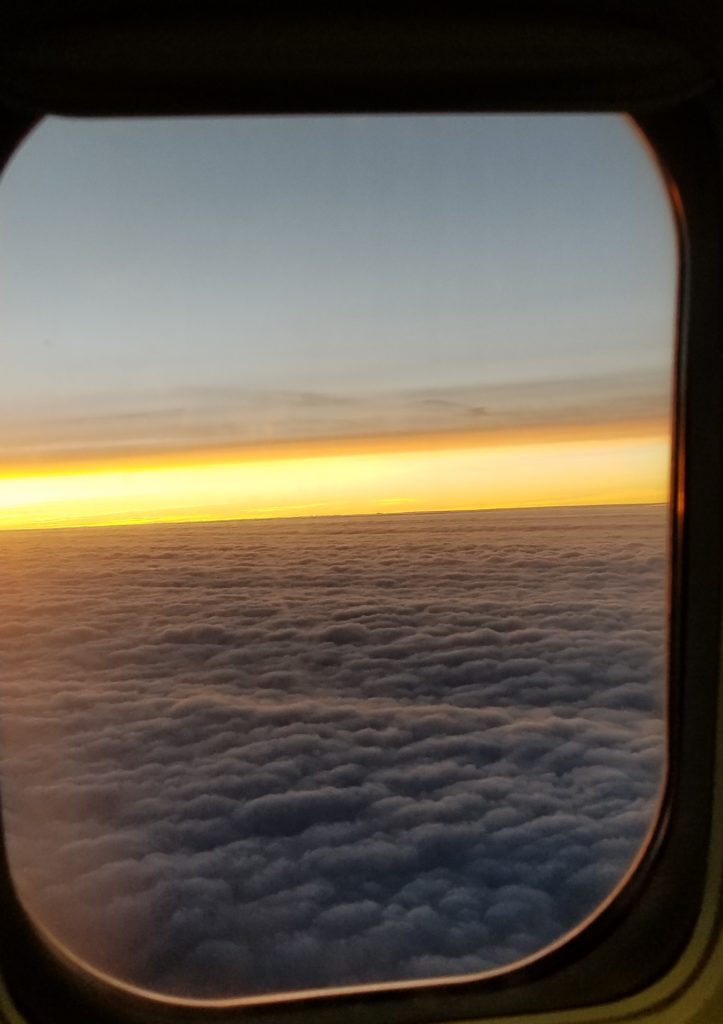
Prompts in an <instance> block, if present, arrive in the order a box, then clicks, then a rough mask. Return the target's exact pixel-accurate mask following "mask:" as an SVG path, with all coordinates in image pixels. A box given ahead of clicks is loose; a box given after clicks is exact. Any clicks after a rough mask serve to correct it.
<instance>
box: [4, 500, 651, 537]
mask: <svg viewBox="0 0 723 1024" xmlns="http://www.w3.org/2000/svg"><path fill="white" fill-rule="evenodd" d="M670 507H671V501H670V498H667V499H665V500H662V501H660V500H658V501H620V502H611V501H601V502H594V501H592V502H580V503H577V504H575V503H567V504H563V505H558V504H544V503H543V504H533V505H495V506H488V507H486V508H485V507H472V508H450V509H407V510H405V509H399V510H397V511H394V510H390V511H388V512H386V511H385V512H342V513H339V512H326V513H324V512H318V513H307V514H305V515H303V514H302V515H289V516H278V515H268V516H258V515H257V516H219V517H206V516H202V517H197V518H194V517H191V518H178V519H158V520H147V519H143V520H137V521H134V520H132V519H124V520H119V521H117V522H107V523H79V522H72V523H37V524H35V525H32V526H2V525H0V534H3V533H42V532H45V533H50V532H58V531H64V530H114V529H124V528H125V529H128V528H137V527H141V528H142V527H159V526H162V527H165V526H171V527H173V526H210V525H212V524H213V525H222V524H227V525H229V524H231V523H288V522H308V521H310V520H322V519H324V520H327V519H380V518H389V517H392V516H394V517H397V518H401V517H403V516H447V515H474V514H475V513H486V512H491V513H494V512H542V511H546V512H555V511H557V512H581V511H589V510H591V509H619V510H624V509H628V510H632V509H643V508H670Z"/></svg>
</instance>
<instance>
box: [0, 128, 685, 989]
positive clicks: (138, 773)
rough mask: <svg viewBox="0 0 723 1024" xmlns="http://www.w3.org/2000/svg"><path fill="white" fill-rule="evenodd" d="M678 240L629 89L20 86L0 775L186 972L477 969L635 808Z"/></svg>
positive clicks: (585, 893)
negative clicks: (155, 101)
mask: <svg viewBox="0 0 723 1024" xmlns="http://www.w3.org/2000/svg"><path fill="white" fill-rule="evenodd" d="M677 273H678V249H677V240H676V236H675V226H674V220H673V214H672V212H671V206H670V203H669V200H668V197H667V194H666V190H665V186H664V184H663V180H662V176H661V174H660V172H659V169H658V167H657V165H656V163H655V160H654V159H653V157H652V156H651V154H650V152H649V151H648V148H647V147H646V145H645V143H644V141H643V140H642V139H641V138H640V137H639V136H638V135H637V134H636V132H635V130H634V128H633V127H632V125H631V123H630V122H629V121H627V120H626V119H625V118H623V117H618V116H607V115H605V116H602V115H599V116H598V115H596V116H585V117H582V116H572V115H565V116H557V115H556V116H548V115H545V116H539V115H535V116H509V117H508V116H443V117H442V116H424V117H417V116H399V117H397V116H394V117H391V116H376V117H361V116H354V117H331V116H330V117H316V118H314V117H297V118H291V117H289V118H286V117H281V118H278V117H277V118H247V119H244V118H218V119H194V118H189V119H168V120H150V119H149V120H144V119H138V120H117V121H98V122H96V121H93V122H81V121H77V122H75V121H70V120H62V119H50V120H48V121H46V122H44V123H43V124H42V125H41V127H40V128H39V129H38V130H36V132H35V133H34V134H33V135H32V136H31V137H30V138H29V139H28V140H27V141H26V143H25V145H24V146H23V147H22V148H21V150H20V151H19V152H18V154H16V156H15V158H14V160H13V162H12V163H11V165H10V166H9V168H8V170H7V172H6V175H5V178H4V180H3V182H2V187H1V188H0V289H2V300H1V301H2V319H1V327H0V330H1V331H2V343H3V352H4V356H3V362H4V367H3V373H2V376H1V377H0V466H1V473H0V530H1V531H2V532H0V549H1V551H2V559H1V560H0V665H1V666H2V683H1V685H0V711H1V712H2V729H3V733H2V743H3V761H2V797H3V814H4V819H3V820H4V829H5V833H6V837H7V842H8V848H9V857H10V865H11V870H12V876H13V880H14V884H15V886H16V887H17V890H18V893H19V896H20V898H21V900H22V902H23V904H24V906H25V907H26V908H27V910H28V912H29V914H30V915H31V917H32V919H33V921H34V922H35V923H36V924H37V926H38V928H39V929H40V930H41V932H42V934H43V935H44V936H46V938H47V941H48V942H49V943H50V944H51V945H56V946H57V947H58V948H61V949H63V950H65V951H66V953H67V954H68V955H70V956H71V957H73V958H75V959H76V960H77V961H78V962H79V963H80V964H82V965H84V966H85V967H87V969H88V970H91V971H97V972H102V973H103V974H104V975H106V976H109V977H111V978H112V979H115V980H116V981H117V982H118V983H119V984H125V985H132V986H135V987H137V988H140V989H143V990H147V991H151V992H153V993H156V994H161V995H166V996H174V997H181V998H188V999H202V1000H209V999H217V998H238V999H253V998H258V997H265V996H268V995H274V994H281V995H284V994H288V993H292V992H299V991H311V990H318V989H322V990H326V989H338V988H344V987H349V986H361V985H382V984H391V983H395V984H398V983H428V982H431V981H438V980H439V979H440V978H450V977H451V978H458V977H466V976H472V975H479V974H483V973H485V972H490V971H497V970H503V969H508V968H509V967H511V966H512V965H514V964H517V963H519V962H520V960H522V959H524V958H528V957H531V956H535V955H538V954H540V953H541V952H543V951H544V950H545V949H546V948H548V947H550V945H551V944H553V943H557V942H559V941H561V940H563V939H564V937H565V936H566V935H569V934H570V933H571V931H572V930H574V929H576V928H578V927H579V926H581V925H582V924H583V923H584V922H585V921H586V920H587V919H588V918H590V916H591V915H593V914H595V913H596V911H597V910H599V908H600V907H601V906H602V905H603V904H604V903H605V902H606V901H608V900H609V899H611V898H614V895H615V893H616V892H617V891H618V890H619V889H620V888H621V887H622V886H623V885H624V882H625V879H626V877H628V876H629V874H630V872H631V871H633V870H634V867H635V863H636V861H637V860H638V859H639V857H640V856H641V851H642V850H643V849H644V847H645V844H646V842H647V841H648V839H649V837H650V835H651V834H652V832H653V831H654V829H655V826H656V819H657V811H658V806H659V801H660V795H661V792H662V787H663V785H664V781H665V770H666V740H665V736H666V713H665V709H666V628H667V627H666V586H667V571H668V549H667V526H668V522H667V520H668V489H669V462H670V458H671V402H672V398H671V395H672V377H673V360H674V334H675V315H676V289H677Z"/></svg>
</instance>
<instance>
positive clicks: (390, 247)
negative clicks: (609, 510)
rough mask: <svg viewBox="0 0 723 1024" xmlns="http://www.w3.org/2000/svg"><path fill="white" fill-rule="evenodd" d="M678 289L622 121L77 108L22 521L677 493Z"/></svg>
mask: <svg viewBox="0 0 723 1024" xmlns="http://www.w3.org/2000/svg"><path fill="white" fill-rule="evenodd" d="M676 273H677V246H676V241H675V231H674V225H673V217H672V212H671V208H670V204H669V201H668V199H667V196H666V194H665V189H664V186H663V183H662V179H661V177H660V174H659V171H658V169H657V167H656V166H655V163H654V161H653V160H652V159H651V157H650V154H649V151H648V150H647V148H646V146H645V145H644V144H642V143H641V140H640V138H639V137H638V136H637V135H636V133H635V132H634V130H633V129H632V127H631V126H630V124H629V122H628V121H626V120H625V119H623V118H620V117H615V116H591V117H579V116H567V115H566V116H529V117H521V116H514V117H507V116H505V117H503V116H487V117H484V116H478V117H469V116H453V117H438V116H427V117H374V118H372V117H351V118H342V117H326V118H250V119H241V118H234V119H221V118H218V119H193V118H191V119H174V120H136V121H131V120H120V121H112V122H111V121H101V122H92V121H88V122H84V121H68V120H62V119H50V120H48V121H46V122H44V123H43V124H42V125H41V126H40V127H39V128H38V129H37V130H36V131H35V132H34V133H33V134H32V136H31V137H30V138H29V139H28V140H27V141H26V143H25V144H24V146H23V147H22V148H21V150H20V151H19V153H18V154H17V155H16V156H15V158H14V160H13V161H12V162H11V164H10V166H9V168H8V169H7V171H6V174H5V177H4V179H3V181H2V184H1V185H0V339H1V342H2V350H3V373H2V377H1V379H0V473H1V475H0V527H1V526H3V525H4V526H6V527H13V526H18V525H66V524H71V523H76V522H77V523H80V522H91V523H95V522H121V521H122V522H127V521H148V520H154V519H158V518H164V519H179V518H214V517H217V516H221V515H222V516H223V517H233V516H237V515H238V516H249V515H280V514H308V513H309V512H312V513H318V514H324V513H325V512H326V513H333V512H340V511H342V512H350V511H351V512H354V511H383V510H385V509H390V510H391V509H394V508H396V509H398V510H411V509H415V508H437V507H440V508H442V507H443V508H450V507H491V506H495V505H505V504H510V505H525V504H527V505H534V504H555V503H562V504H580V503H587V502H590V501H592V502H596V501H627V500H632V501H647V500H662V499H663V498H664V496H665V487H666V479H667V463H668V443H669V442H668V431H669V427H668V417H669V405H670V373H671V360H672V341H673V331H674V315H675V279H676ZM581 444H583V445H584V444H588V445H591V446H592V447H589V448H588V449H587V452H588V455H589V457H588V458H586V457H585V455H584V454H582V455H581V453H580V445H581ZM546 446H547V447H546ZM550 446H552V449H550ZM555 446H557V447H555ZM545 451H547V455H545ZM494 453H498V454H497V455H495V454H494ZM505 453H507V454H505ZM334 460H336V461H334ZM360 460H366V462H362V461H360ZM369 460H371V462H370V461H369ZM375 460H376V461H375ZM390 460H391V461H390ZM490 460H491V461H490ZM495 460H496V461H495ZM251 466H253V467H255V468H253V469H251V468H250V467H251ZM284 466H286V467H288V470H289V471H288V473H286V471H285V470H284ZM244 467H245V468H244ZM201 471H203V473H204V474H205V476H199V475H197V474H198V473H199V472H201ZM164 474H165V475H164ZM174 474H175V475H174ZM214 474H215V475H214ZM365 474H366V476H365ZM212 478H213V479H212ZM252 478H253V479H252ZM362 478H363V479H365V480H366V481H367V483H366V484H365V485H364V487H361V489H360V483H359V481H360V480H361V479H362ZM435 480H438V481H439V484H438V486H435ZM455 480H457V481H458V482H457V483H455ZM525 480H527V481H528V483H527V485H525ZM259 481H260V482H259ZM345 481H346V482H345ZM395 483H398V484H399V486H396V487H395V486H394V484H395ZM144 488H145V490H144ZM158 492H162V495H163V501H162V502H161V501H160V499H159V497H158ZM99 495H101V496H100V497H99Z"/></svg>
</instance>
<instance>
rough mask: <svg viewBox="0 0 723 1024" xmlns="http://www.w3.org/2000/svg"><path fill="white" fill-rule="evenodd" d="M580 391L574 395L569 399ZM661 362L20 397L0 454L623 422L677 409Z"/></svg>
mask: <svg viewBox="0 0 723 1024" xmlns="http://www.w3.org/2000/svg"><path fill="white" fill-rule="evenodd" d="M571 396H573V397H571ZM669 404H670V403H669V387H668V383H667V381H666V378H664V376H663V374H662V371H661V372H660V373H659V372H656V371H653V370H650V369H648V370H646V371H642V370H641V371H640V372H639V373H634V372H629V373H626V374H624V375H622V374H612V373H611V374H607V375H605V374H602V375H600V374H598V375H596V376H595V377H583V378H580V377H574V378H573V377H567V378H560V379H554V380H544V379H542V380H540V379H536V380H528V381H515V382H500V381H494V380H489V381H485V380H480V381H479V382H477V383H471V384H465V385H460V386H456V387H451V386H446V387H432V386H430V387H417V388H407V389H398V388H396V389H395V388H391V389H388V390H386V391H384V390H378V391H374V392H366V391H353V390H348V391H344V392H341V391H339V392H336V391H329V392H324V391H310V390H299V391H294V390H289V389H264V388H248V387H240V386H239V387H235V386H219V387H208V386H205V387H204V386H197V387H185V388H176V389H172V390H169V391H164V390H158V389H157V390H154V391H148V392H140V391H139V392H138V393H137V394H135V396H134V395H132V394H130V395H129V394H128V393H124V394H123V395H116V394H113V393H109V394H99V395H94V396H92V397H91V396H82V395H73V396H72V397H68V398H66V399H64V400H62V401H61V400H55V401H54V402H50V403H49V402H48V401H47V400H45V401H44V402H43V406H42V408H39V407H38V406H37V404H36V403H30V404H27V403H26V405H25V406H21V407H16V406H14V404H13V403H12V402H11V403H9V405H8V407H7V410H8V411H7V413H6V417H5V418H4V419H0V435H2V438H3V444H2V446H1V447H0V463H3V464H6V465H12V464H13V463H22V462H23V460H32V459H35V460H41V461H42V460H43V459H47V460H51V461H52V460H62V459H64V458H65V459H68V458H83V457H94V458H101V457H105V458H111V457H113V456H114V455H116V456H117V455H125V456H131V457H132V456H143V455H148V454H157V453H160V454H163V453H164V452H168V453H174V452H183V451H188V452H193V451H200V450H203V449H208V448H209V447H214V446H218V447H219V448H222V449H227V450H233V449H234V448H238V447H244V446H254V445H271V446H273V445H284V444H291V443H296V444H303V443H308V442H319V441H330V442H335V441H343V440H344V439H354V438H379V437H385V436H388V438H389V441H390V443H391V444H393V443H394V439H395V438H399V437H403V436H404V435H409V434H428V435H434V434H437V433H438V434H448V435H449V436H450V443H452V442H453V441H454V435H455V434H462V433H464V432H474V433H476V434H479V435H480V441H481V442H484V439H485V436H489V437H490V438H491V439H494V436H495V434H497V433H499V432H501V431H510V430H514V431H516V432H519V431H528V432H529V431H538V432H540V433H541V434H542V435H544V432H545V431H550V430H561V429H565V428H570V427H576V428H578V430H579V431H580V432H581V433H582V434H584V430H585V429H586V428H587V429H589V428H591V427H592V428H593V429H594V428H599V427H605V426H609V427H611V428H615V427H618V426H619V427H620V430H621V431H622V433H624V432H625V429H626V426H630V427H631V428H632V429H633V430H635V428H636V424H640V423H644V422H657V423H658V424H663V423H664V422H666V421H667V420H668V418H669V415H670V410H669Z"/></svg>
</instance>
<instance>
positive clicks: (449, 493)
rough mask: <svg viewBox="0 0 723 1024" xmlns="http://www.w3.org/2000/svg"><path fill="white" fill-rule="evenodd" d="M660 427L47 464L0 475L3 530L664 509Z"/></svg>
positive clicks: (664, 447) (665, 446) (665, 445)
mask: <svg viewBox="0 0 723 1024" xmlns="http://www.w3.org/2000/svg"><path fill="white" fill-rule="evenodd" d="M656 427H658V429H656V430H654V431H653V430H650V428H649V432H645V431H644V430H641V431H640V432H635V431H633V432H632V434H631V436H623V437H620V436H614V435H615V432H614V431H611V430H607V431H605V430H598V431H596V430H592V431H590V433H592V435H593V436H587V437H586V438H584V439H580V438H579V437H578V438H577V439H575V440H571V439H569V437H568V438H565V437H564V435H563V439H561V438H560V436H559V435H558V436H555V435H553V436H552V437H550V436H546V437H544V439H540V440H533V439H531V438H529V437H528V436H527V435H524V434H523V435H521V434H519V433H518V435H517V437H516V439H515V440H516V443H512V441H511V440H508V442H507V443H500V440H499V438H498V439H496V442H497V443H495V440H493V439H492V438H487V439H485V441H484V442H482V441H481V440H480V439H479V438H477V441H476V443H473V441H472V439H471V438H470V437H467V436H465V437H462V438H454V439H453V438H451V437H449V436H445V435H439V437H437V438H435V439H434V441H433V443H431V442H430V443H428V444H427V445H425V444H424V443H423V442H422V440H420V439H416V440H408V441H407V442H406V443H403V444H401V445H394V444H393V441H394V439H392V438H388V439H387V447H386V448H385V447H384V446H383V445H382V444H381V442H379V443H377V442H374V443H370V444H366V445H365V444H364V441H363V439H352V440H350V442H349V443H348V444H347V445H344V444H343V442H335V443H331V444H329V445H328V446H327V448H326V450H324V447H323V446H322V445H321V443H319V444H317V445H313V446H310V447H308V448H306V450H304V449H303V448H302V449H301V450H299V451H293V449H290V448H286V449H285V448H283V447H281V448H279V449H277V450H276V451H275V452H274V453H273V454H270V453H269V452H268V451H267V450H264V451H263V452H261V451H259V450H256V451H254V452H253V453H251V452H248V451H247V452H246V453H241V452H237V453H236V454H235V456H234V454H232V453H230V452H226V453H223V452H216V453H207V454H206V457H205V458H203V457H201V456H200V454H199V453H187V455H186V459H185V460H184V459H183V458H182V457H181V456H180V454H174V456H173V457H172V458H170V459H169V460H168V461H166V462H160V461H159V460H158V458H157V457H156V458H155V459H154V458H153V457H151V458H149V459H148V460H147V461H145V462H143V461H141V460H140V459H136V460H134V461H132V462H129V461H120V462H114V461H112V460H111V461H109V462H107V463H106V464H105V465H103V464H99V463H96V462H92V463H87V464H84V463H78V464H76V465H65V466H63V467H62V468H61V467H60V466H58V465H57V464H56V465H52V464H50V465H48V466H46V467H45V468H44V469H43V470H41V469H40V468H39V467H37V468H36V467H33V468H32V469H30V468H28V469H27V470H26V471H25V472H19V471H17V470H15V471H13V472H11V473H7V472H6V473H5V474H3V475H1V476H0V530H12V529H48V528H57V527H71V526H110V525H127V524H134V523H164V522H165V523H170V522H193V521H214V520H225V519H265V518H288V517H296V516H333V515H357V514H373V513H382V512H421V511H429V512H433V511H453V510H460V511H461V510H468V509H490V508H511V507H512V508H524V507H535V506H555V505H601V504H606V505H607V504H643V503H648V502H661V501H665V500H667V496H668V495H667V488H668V464H669V457H670V456H669V451H670V441H669V435H668V433H667V432H666V431H665V429H664V427H663V426H658V425H657V424H656Z"/></svg>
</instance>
